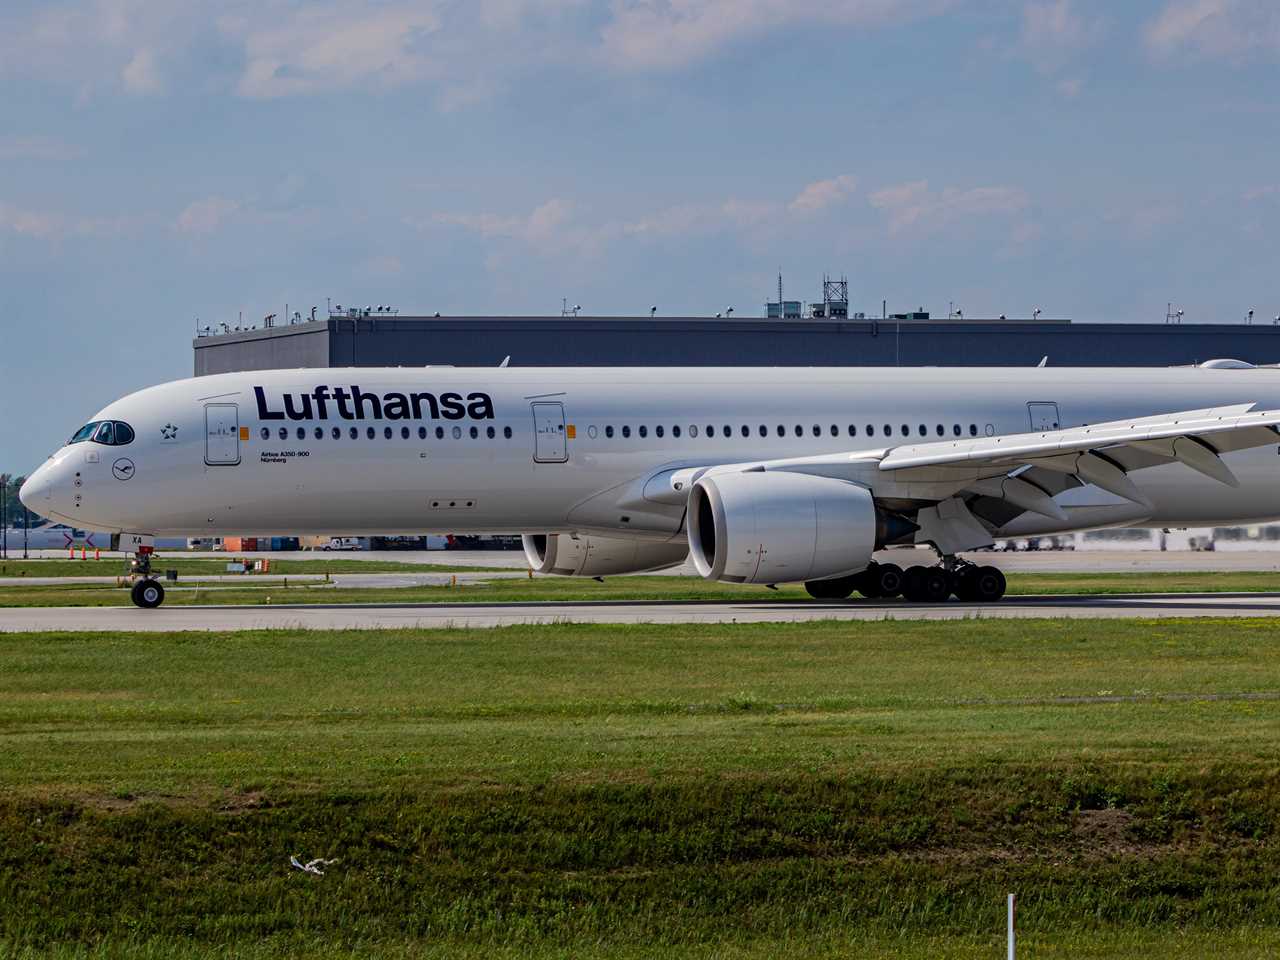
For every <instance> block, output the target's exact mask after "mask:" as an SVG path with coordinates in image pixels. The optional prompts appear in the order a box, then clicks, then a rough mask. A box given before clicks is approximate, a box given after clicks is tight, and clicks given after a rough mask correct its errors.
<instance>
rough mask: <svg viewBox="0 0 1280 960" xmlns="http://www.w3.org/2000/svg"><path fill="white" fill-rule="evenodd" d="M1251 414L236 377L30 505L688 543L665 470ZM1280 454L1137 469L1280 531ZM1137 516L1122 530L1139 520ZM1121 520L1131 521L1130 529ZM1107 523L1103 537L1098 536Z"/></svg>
mask: <svg viewBox="0 0 1280 960" xmlns="http://www.w3.org/2000/svg"><path fill="white" fill-rule="evenodd" d="M1241 403H1249V404H1255V405H1256V406H1257V408H1258V409H1274V408H1276V407H1278V406H1280V371H1274V370H1268V369H1252V370H1213V369H1199V368H1185V369H1183V368H1176V369H1162V368H1136V369H1094V368H1086V369H1066V368H1063V369H1052V368H1047V369H1041V368H1037V369H1023V368H945V369H943V368H936V369H929V368H864V369H859V368H667V369H654V368H557V369H551V368H542V369H536V368H524V369H521V368H506V369H481V368H435V367H428V368H354V369H299V370H276V371H258V372H247V373H234V374H223V375H218V376H209V377H200V378H195V379H189V380H181V381H176V382H173V383H169V384H164V385H162V386H157V387H152V388H149V389H146V390H142V391H139V392H137V393H134V394H131V395H129V396H127V397H125V398H123V399H121V400H118V401H116V402H115V403H112V404H110V405H108V406H107V407H105V408H103V409H102V410H101V411H100V412H99V413H98V414H96V415H95V416H94V417H93V418H92V419H93V422H99V421H101V422H108V421H113V422H114V421H118V422H121V423H124V424H127V425H128V426H129V427H130V428H131V432H132V434H133V437H132V439H131V441H130V442H128V443H125V444H117V445H105V444H101V443H97V442H94V441H93V440H91V439H90V440H87V441H81V442H77V443H71V444H68V445H66V446H64V447H63V448H62V449H61V450H59V451H58V452H57V453H55V454H54V455H53V457H52V458H51V459H50V460H49V461H48V462H47V463H46V464H45V466H44V467H42V468H41V471H40V472H39V473H38V474H37V475H36V477H33V481H34V482H33V483H32V484H31V486H30V489H26V490H24V493H23V499H24V501H27V502H28V506H30V508H31V509H33V510H35V511H37V512H40V513H42V514H45V515H47V516H51V517H53V518H55V519H58V520H61V521H64V522H67V523H72V524H74V525H76V526H78V527H91V528H94V529H102V530H110V531H131V532H145V533H147V534H156V535H161V534H167V535H185V536H210V535H220V534H232V533H258V534H270V533H281V534H335V535H344V534H400V533H430V532H442V533H451V532H475V533H482V532H513V533H523V532H533V531H538V532H579V531H595V532H597V533H608V534H611V535H618V534H625V535H628V536H636V537H642V538H650V539H666V538H672V537H675V536H677V535H679V534H680V531H681V527H682V523H683V520H684V509H683V506H682V505H681V504H678V503H669V502H663V501H662V500H661V498H657V497H652V496H649V495H648V494H647V493H646V491H645V486H644V484H645V481H646V478H649V477H652V476H653V475H655V474H657V473H659V472H661V471H663V470H666V469H669V468H673V467H686V466H705V465H717V464H731V463H742V462H753V461H771V460H779V459H787V458H796V457H808V456H816V455H823V454H837V453H841V452H851V451H862V450H881V451H883V450H885V449H886V448H893V447H896V446H900V445H904V444H918V443H927V442H934V441H940V440H952V439H956V438H962V439H967V438H970V437H989V436H1004V435H1010V434H1024V433H1027V432H1028V431H1035V430H1056V429H1059V428H1065V427H1072V426H1078V425H1081V424H1095V423H1099V422H1103V421H1116V420H1122V419H1124V418H1128V417H1133V418H1137V417H1147V416H1154V415H1158V414H1161V413H1166V412H1169V411H1176V410H1185V409H1198V408H1208V407H1214V406H1217V405H1230V404H1241ZM1278 454H1280V438H1278V439H1277V444H1276V445H1271V446H1264V447H1256V448H1253V449H1249V450H1241V451H1238V452H1236V453H1231V454H1227V455H1225V457H1224V459H1225V461H1226V462H1227V463H1228V464H1229V466H1230V468H1231V470H1232V471H1233V472H1234V474H1235V475H1236V477H1237V478H1238V479H1239V481H1240V484H1239V486H1238V487H1237V488H1235V489H1229V490H1228V489H1224V488H1223V487H1222V486H1221V485H1220V484H1217V483H1215V482H1214V481H1213V480H1212V479H1210V478H1208V477H1205V476H1203V475H1201V474H1199V473H1195V472H1192V471H1188V470H1187V469H1185V468H1183V467H1182V466H1181V465H1179V464H1168V465H1161V466H1153V467H1151V468H1149V469H1145V470H1142V471H1140V472H1139V473H1135V474H1134V478H1135V481H1136V482H1138V484H1139V485H1140V487H1141V489H1142V492H1143V493H1144V494H1145V495H1146V496H1147V498H1148V499H1149V500H1150V503H1151V505H1152V509H1151V510H1149V511H1144V513H1145V514H1147V515H1144V516H1141V517H1133V518H1131V519H1132V520H1133V521H1134V522H1140V523H1143V524H1145V525H1149V526H1182V525H1193V524H1194V525H1205V524H1220V523H1239V522H1247V521H1261V520H1267V519H1274V518H1277V517H1280V483H1278V482H1277V480H1278V479H1280V475H1278V469H1277V468H1280V456H1278ZM1122 519H1123V518H1122ZM1117 522H1119V521H1117ZM1100 525H1101V524H1100Z"/></svg>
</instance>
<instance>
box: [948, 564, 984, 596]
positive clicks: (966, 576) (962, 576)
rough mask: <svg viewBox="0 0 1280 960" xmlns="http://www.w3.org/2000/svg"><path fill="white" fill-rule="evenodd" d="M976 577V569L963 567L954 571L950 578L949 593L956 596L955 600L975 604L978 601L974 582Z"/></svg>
mask: <svg viewBox="0 0 1280 960" xmlns="http://www.w3.org/2000/svg"><path fill="white" fill-rule="evenodd" d="M977 577H978V568H977V567H965V568H963V569H962V570H958V571H956V573H955V575H954V577H953V578H952V586H951V592H952V593H954V594H955V595H956V599H957V600H962V601H964V602H965V603H976V602H977V600H978V592H977V588H976V587H975V586H974V581H975V580H976V579H977Z"/></svg>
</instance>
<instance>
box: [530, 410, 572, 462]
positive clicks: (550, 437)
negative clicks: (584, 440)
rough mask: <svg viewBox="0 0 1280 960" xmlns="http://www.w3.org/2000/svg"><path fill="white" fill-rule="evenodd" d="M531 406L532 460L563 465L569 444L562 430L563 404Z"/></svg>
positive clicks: (567, 454) (567, 456)
mask: <svg viewBox="0 0 1280 960" xmlns="http://www.w3.org/2000/svg"><path fill="white" fill-rule="evenodd" d="M532 406H533V459H534V461H535V462H536V463H564V462H565V461H566V460H568V459H569V444H568V441H567V440H566V438H565V430H564V404H563V403H549V402H545V401H544V402H541V403H535V404H533V405H532Z"/></svg>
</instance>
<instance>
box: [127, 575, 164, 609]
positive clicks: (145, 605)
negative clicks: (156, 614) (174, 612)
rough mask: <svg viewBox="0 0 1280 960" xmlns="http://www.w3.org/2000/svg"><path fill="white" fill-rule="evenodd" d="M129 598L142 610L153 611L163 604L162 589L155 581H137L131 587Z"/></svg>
mask: <svg viewBox="0 0 1280 960" xmlns="http://www.w3.org/2000/svg"><path fill="white" fill-rule="evenodd" d="M130 596H131V597H132V598H133V602H134V603H135V604H137V605H138V606H139V607H141V608H142V609H143V610H154V609H155V608H156V607H158V606H160V604H162V603H164V587H162V586H160V583H159V581H157V580H139V581H138V582H137V583H135V584H134V585H133V590H132V591H131V592H130Z"/></svg>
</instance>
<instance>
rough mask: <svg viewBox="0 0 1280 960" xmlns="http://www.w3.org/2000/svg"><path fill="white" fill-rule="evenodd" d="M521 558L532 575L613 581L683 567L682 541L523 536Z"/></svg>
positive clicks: (685, 549)
mask: <svg viewBox="0 0 1280 960" xmlns="http://www.w3.org/2000/svg"><path fill="white" fill-rule="evenodd" d="M520 539H521V541H522V542H523V544H524V555H525V557H526V558H527V559H528V561H529V566H531V567H532V568H533V570H534V572H535V573H553V574H556V575H557V576H561V577H613V576H618V575H620V574H624V573H643V572H644V571H646V570H661V569H662V568H663V567H674V566H676V565H678V564H681V563H684V561H685V559H686V558H687V557H688V556H689V545H688V544H687V543H685V542H683V541H676V542H674V543H654V542H652V541H646V540H631V539H624V538H621V537H619V538H616V539H615V538H613V537H571V536H569V535H568V534H564V533H551V534H525V535H524V536H523V537H521V538H520Z"/></svg>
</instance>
